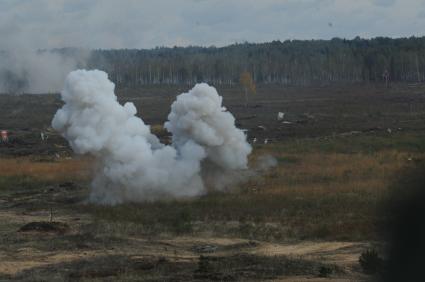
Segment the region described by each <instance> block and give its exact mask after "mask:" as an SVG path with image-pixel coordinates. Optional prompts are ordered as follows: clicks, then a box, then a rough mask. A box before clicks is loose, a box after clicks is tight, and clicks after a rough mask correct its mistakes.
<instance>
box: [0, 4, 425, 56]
mask: <svg viewBox="0 0 425 282" xmlns="http://www.w3.org/2000/svg"><path fill="white" fill-rule="evenodd" d="M424 34H425V0H154V1H151V0H138V1H137V0H116V1H113V0H72V1H71V0H69V1H66V0H0V48H1V49H4V48H7V47H13V46H14V45H16V44H23V45H28V46H31V47H33V48H55V47H69V46H72V47H87V48H151V47H155V46H174V45H178V46H187V45H204V46H210V45H216V46H223V45H227V44H231V43H235V42H242V41H249V42H264V41H271V40H282V41H283V40H286V39H312V38H314V39H318V38H323V39H329V38H332V37H343V38H353V37H355V36H357V35H359V36H361V37H365V38H369V37H375V36H389V37H404V36H412V35H415V36H422V35H424Z"/></svg>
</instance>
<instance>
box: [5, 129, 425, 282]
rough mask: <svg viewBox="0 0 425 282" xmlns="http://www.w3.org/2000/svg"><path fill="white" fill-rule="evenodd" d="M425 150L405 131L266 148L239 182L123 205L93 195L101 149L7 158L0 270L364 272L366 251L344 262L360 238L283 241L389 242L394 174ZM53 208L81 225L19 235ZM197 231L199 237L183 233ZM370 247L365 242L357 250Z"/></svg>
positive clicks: (241, 276)
mask: <svg viewBox="0 0 425 282" xmlns="http://www.w3.org/2000/svg"><path fill="white" fill-rule="evenodd" d="M424 147H425V135H422V134H419V133H410V134H409V133H404V132H398V133H395V134H394V133H393V134H382V135H378V134H369V135H367V134H362V135H356V136H345V137H341V136H333V137H332V136H331V137H322V138H304V139H292V140H288V141H286V142H280V143H272V144H267V145H259V146H256V148H255V150H254V154H253V156H252V159H251V162H252V163H253V164H254V163H255V162H256V159H258V158H259V157H260V156H264V155H272V156H273V157H275V158H276V159H277V161H278V165H277V166H276V167H274V168H272V169H270V170H268V171H267V172H266V173H264V174H263V175H258V176H256V177H253V178H251V179H247V180H246V182H244V183H242V184H240V185H238V186H237V187H233V188H232V189H230V190H229V191H226V192H214V193H209V194H208V195H205V196H201V197H199V198H195V199H183V200H167V201H159V202H154V203H141V204H140V203H139V204H124V205H118V206H114V207H106V206H98V205H93V204H88V203H85V199H87V195H88V193H89V181H90V175H91V168H92V166H93V160H91V159H89V158H74V159H61V160H53V159H50V160H46V159H45V158H37V157H34V156H33V157H25V158H5V159H1V161H0V201H1V202H0V203H1V208H0V217H1V218H0V222H1V223H0V236H1V237H0V238H1V239H0V240H1V241H0V260H3V261H5V262H6V263H8V264H6V265H8V266H7V267H8V268H5V267H3V268H0V270H2V271H3V272H2V271H0V272H2V273H3V274H2V275H3V277H4V278H5V279H6V278H7V279H9V278H10V279H12V278H13V279H15V278H16V279H23V278H25V279H28V277H30V280H37V279H38V280H43V279H48V278H50V277H53V276H52V275H53V274H54V275H56V276H54V277H56V278H57V279H58V280H62V279H64V280H66V279H71V280H72V279H80V280H90V281H91V280H96V279H97V280H103V279H106V278H108V279H112V280H114V279H123V280H140V279H142V278H143V279H145V280H146V281H149V279H151V280H150V281H159V280H160V281H173V279H177V278H176V277H178V278H179V279H180V280H182V281H184V280H187V279H189V278H190V279H195V280H196V279H197V280H217V279H218V280H241V281H243V280H257V281H258V280H259V281H261V280H264V279H277V278H278V277H289V276H293V275H295V276H296V277H298V278H297V279H301V277H304V276H306V277H312V276H313V277H317V276H320V269H322V270H323V267H324V268H331V269H332V271H331V272H332V273H333V274H332V275H331V277H344V275H345V276H347V275H348V276H347V277H351V278H352V277H357V278H359V276H356V275H360V274H358V272H359V267H358V265H357V264H356V260H357V257H354V261H353V258H351V260H350V263H349V264H348V266H347V265H344V266H341V265H339V264H338V263H335V258H338V255H341V256H342V254H338V252H339V251H337V250H340V251H341V252H342V250H345V251H344V252H346V250H347V248H348V250H354V249H350V248H354V246H353V245H349V247H347V246H346V245H344V247H341V248H340V249H338V248H335V249H332V250H333V251H329V250H327V251H326V252H328V253H326V252H325V251H323V252H322V253H320V254H316V255H315V256H314V255H312V254H311V253H309V254H308V255H306V254H303V257H292V256H287V254H288V253H289V254H292V252H293V250H292V251H285V252H283V251H282V252H279V251H276V250H279V249H280V248H283V246H286V245H287V244H300V242H316V243H314V244H320V242H334V241H339V242H347V244H348V243H349V242H360V243H361V244H363V243H364V242H369V243H370V242H377V241H379V240H381V238H382V235H384V234H382V233H385V230H386V229H385V226H386V225H387V223H388V220H389V218H391V216H392V215H391V212H390V211H388V210H386V209H385V207H386V204H387V203H388V201H389V200H390V199H392V198H391V197H392V195H393V191H392V190H394V183H396V182H397V181H398V178H399V175H400V171H402V170H405V169H406V168H409V167H414V166H415V165H416V164H417V163H421V162H422V160H423V159H424V158H425V154H424V153H423V152H424ZM50 210H52V211H53V217H54V220H57V221H61V222H65V223H67V224H68V225H69V226H70V229H71V231H70V232H68V233H66V234H62V235H58V234H47V235H45V234H37V233H36V234H21V233H17V232H16V230H18V229H19V228H20V227H21V226H22V225H23V224H24V223H26V222H31V221H41V220H48V218H49V217H50ZM182 236H183V237H182ZM187 236H189V238H191V239H189V241H190V243H188V242H186V241H185V243H182V242H181V241H176V240H177V239H176V238H185V237H187ZM203 238H204V239H203ZM207 238H222V239H220V240H224V239H225V238H227V239H226V240H230V241H229V242H230V243H222V242H221V241H217V239H207ZM199 240H200V241H199ZM202 240H206V241H205V242H206V243H202V242H204V241H202ZM198 241H199V242H198ZM220 242H221V243H220ZM226 242H227V241H226ZM202 244H213V245H215V246H219V250H220V248H221V252H218V253H216V252H214V253H213V254H210V253H207V254H206V255H203V256H206V257H207V258H204V259H202V256H200V255H199V253H198V252H197V251H194V250H193V248H194V247H196V246H199V245H201V246H202ZM267 244H276V245H272V246H273V247H270V246H269V245H267ZM339 244H340V243H339ZM350 244H351V243H350ZM267 246H269V247H268V248H269V249H270V250H272V252H276V254H277V255H279V257H275V259H274V260H273V263H270V262H269V261H268V260H270V256H269V255H267V256H264V253H265V251H264V249H265V248H266V247H267ZM356 246H357V245H356ZM344 248H346V249H344ZM295 249H296V248H295ZM301 249H302V248H301ZM285 250H286V249H285ZM361 251H362V249H359V248H358V247H355V251H353V252H354V253H356V254H358V253H360V252H361ZM268 252H270V251H268ZM147 254H149V255H147ZM155 254H157V255H155ZM241 254H242V255H241ZM243 254H247V255H245V256H244V255H243ZM267 254H268V253H267ZM326 254H327V255H328V259H325V260H324V261H323V263H322V264H320V263H319V261H322V260H321V259H319V257H326ZM140 255H142V257H139V256H140ZM248 262H249V263H248ZM82 265H87V266H86V267H82ZM100 265H103V267H100ZM105 265H106V266H105ZM300 265H304V266H306V267H301V268H300ZM285 267H286V269H287V270H285V271H283V270H282V269H285ZM347 267H348V268H347ZM54 268H59V269H61V270H60V271H58V272H55V271H53V269H54ZM241 269H244V270H241ZM300 269H302V270H303V271H301V270H300ZM347 269H348V270H347ZM173 273H174V274H175V275H174V276H173ZM353 273H357V274H353ZM176 275H177V276H176ZM353 275H354V276H353ZM188 277H189V278H188ZM0 278H2V276H1V275H0ZM248 278H249V279H248ZM190 279H189V280H190ZM297 279H295V281H299V280H297Z"/></svg>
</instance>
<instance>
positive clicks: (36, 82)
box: [0, 46, 89, 94]
mask: <svg viewBox="0 0 425 282" xmlns="http://www.w3.org/2000/svg"><path fill="white" fill-rule="evenodd" d="M88 54H89V52H88V51H83V50H72V49H62V50H55V51H46V50H45V51H40V50H39V51H37V50H31V49H28V48H21V47H19V46H17V47H16V48H14V49H13V50H12V49H8V50H6V51H1V52H0V93H13V94H16V93H18V94H20V93H52V92H56V93H57V92H59V91H60V90H61V88H62V85H63V81H64V79H65V77H66V75H67V74H68V73H69V72H70V71H72V70H75V69H77V68H78V67H80V66H84V62H85V60H86V57H87V56H88Z"/></svg>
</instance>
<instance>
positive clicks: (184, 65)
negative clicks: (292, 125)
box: [88, 37, 425, 87]
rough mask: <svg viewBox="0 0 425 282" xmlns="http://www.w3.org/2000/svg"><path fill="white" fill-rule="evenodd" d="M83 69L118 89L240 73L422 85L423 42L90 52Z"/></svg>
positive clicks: (231, 80)
mask: <svg viewBox="0 0 425 282" xmlns="http://www.w3.org/2000/svg"><path fill="white" fill-rule="evenodd" d="M88 67H89V68H99V69H102V70H105V71H107V72H108V73H109V75H110V78H111V79H112V80H113V81H114V82H115V83H116V84H117V85H118V86H119V87H138V86H141V85H149V84H194V83H196V82H201V81H204V82H209V83H212V84H215V85H233V84H236V83H238V82H239V77H240V74H241V73H242V72H244V71H248V72H249V73H251V75H252V78H253V79H254V81H255V82H256V83H257V84H281V85H311V84H331V83H357V82H379V81H384V80H385V78H386V77H387V78H389V80H390V81H395V82H423V81H425V37H420V38H416V37H411V38H400V39H391V38H382V37H380V38H374V39H361V38H358V37H357V38H355V39H353V40H346V39H339V38H335V39H332V40H310V41H306V40H302V41H301V40H291V41H290V40H288V41H284V42H280V41H273V42H271V43H260V44H253V43H242V44H234V45H230V46H227V47H221V48H216V47H184V48H183V47H174V48H155V49H151V50H132V49H122V50H94V51H93V52H92V54H91V56H90V59H89V61H88Z"/></svg>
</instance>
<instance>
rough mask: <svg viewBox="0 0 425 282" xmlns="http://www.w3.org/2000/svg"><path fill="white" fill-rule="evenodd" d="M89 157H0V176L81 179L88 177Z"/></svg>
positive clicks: (89, 170) (91, 163)
mask: <svg viewBox="0 0 425 282" xmlns="http://www.w3.org/2000/svg"><path fill="white" fill-rule="evenodd" d="M92 166H93V160H91V159H90V158H74V159H61V160H56V161H36V160H33V159H31V158H14V159H11V158H3V159H0V177H30V178H34V179H36V180H41V181H58V182H59V181H66V180H72V181H81V180H87V179H89V178H90V175H91V172H92Z"/></svg>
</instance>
